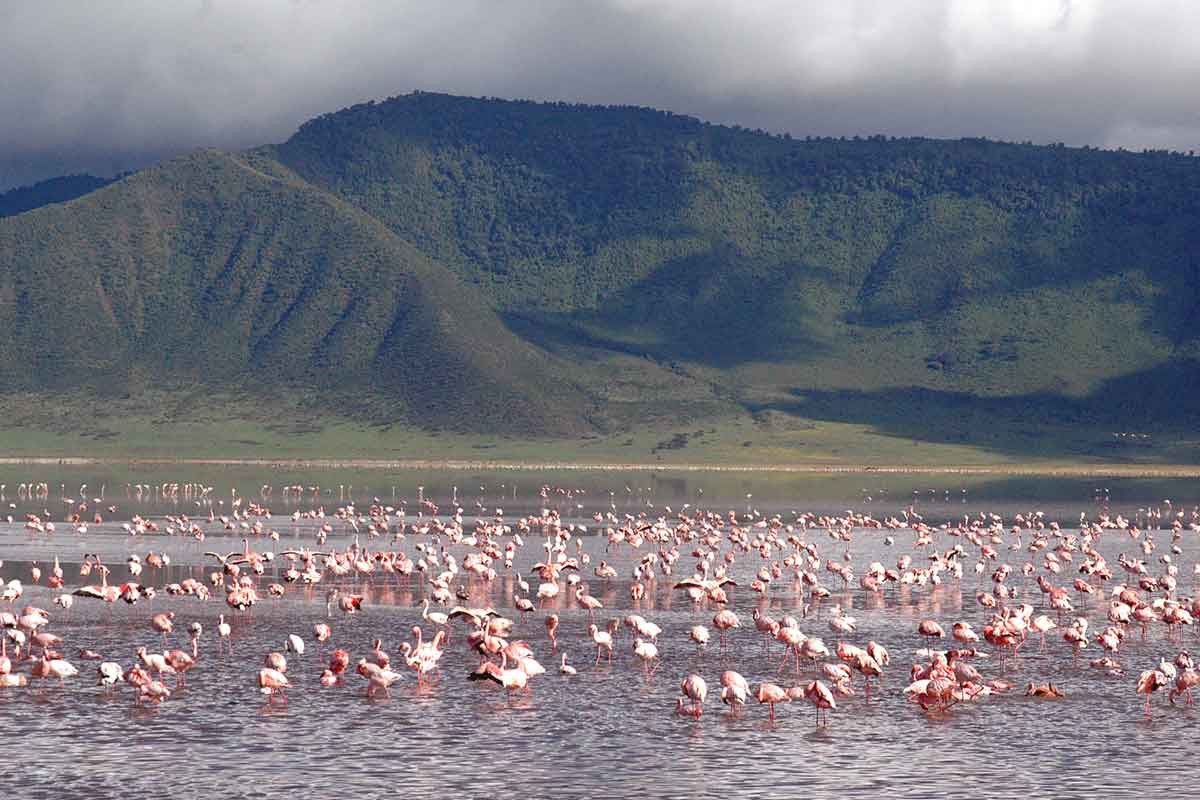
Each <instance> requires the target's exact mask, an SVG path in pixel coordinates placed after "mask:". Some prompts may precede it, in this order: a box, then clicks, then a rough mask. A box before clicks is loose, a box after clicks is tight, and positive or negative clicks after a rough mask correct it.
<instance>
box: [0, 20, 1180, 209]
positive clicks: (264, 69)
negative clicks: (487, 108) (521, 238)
mask: <svg viewBox="0 0 1200 800" xmlns="http://www.w3.org/2000/svg"><path fill="white" fill-rule="evenodd" d="M1197 41H1200V0H1129V1H1128V2H1123V1H1122V0H1111V1H1110V2H1101V0H826V1H825V2H815V1H814V2H804V0H561V1H559V0H540V1H537V2H534V1H532V0H475V1H474V2H470V1H468V0H462V1H461V2H455V0H426V1H425V2H409V1H407V0H259V2H254V1H253V0H142V1H141V2H137V1H136V0H104V2H85V1H84V0H61V1H60V0H0V188H3V187H6V186H12V185H14V184H17V183H23V182H28V181H30V180H34V179H38V178H41V177H46V176H48V175H52V174H59V173H61V172H65V171H70V170H82V169H86V170H91V171H97V172H110V171H113V170H116V169H121V168H126V167H131V166H139V165H142V164H144V163H147V162H149V161H153V160H156V159H158V158H160V157H162V156H166V155H172V154H176V153H179V152H184V151H187V150H189V149H192V148H194V147H198V146H217V147H226V148H237V147H247V146H251V145H255V144H261V143H264V142H274V141H281V140H283V139H285V138H287V136H288V135H289V134H290V133H291V132H292V131H293V130H295V128H296V127H297V126H298V125H299V124H300V123H301V122H303V121H304V120H305V119H308V118H310V117H312V116H314V115H316V114H319V113H322V112H325V111H332V110H336V109H338V108H342V107H344V106H347V105H351V104H353V103H356V102H360V101H363V100H368V99H372V98H383V97H388V96H391V95H395V94H402V93H406V92H408V91H411V90H412V89H425V90H429V91H443V92H452V93H456V94H467V95H489V96H499V97H517V98H533V99H548V100H549V99H553V100H559V99H561V100H571V101H580V102H589V103H619V104H634V105H648V106H655V107H658V108H665V109H669V110H671V111H676V112H680V113H685V114H690V115H692V116H697V117H701V118H703V119H708V120H711V121H714V122H730V123H733V122H736V123H740V124H742V125H745V126H747V127H761V128H765V129H767V130H771V131H775V132H784V131H788V132H791V133H792V134H794V135H795V134H798V135H805V134H832V135H843V134H844V135H854V134H863V135H868V134H873V133H884V134H891V135H897V136H901V135H903V136H908V135H920V136H934V137H959V136H988V137H991V138H997V139H1008V140H1018V141H1024V140H1032V141H1034V142H1056V141H1063V142H1066V143H1068V144H1075V145H1083V144H1090V145H1098V146H1102V147H1118V146H1123V147H1128V148H1134V149H1141V148H1143V147H1155V148H1161V147H1165V148H1171V149H1177V150H1190V149H1197V150H1200V102H1197V100H1198V99H1200V46H1197Z"/></svg>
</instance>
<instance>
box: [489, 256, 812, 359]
mask: <svg viewBox="0 0 1200 800" xmlns="http://www.w3.org/2000/svg"><path fill="white" fill-rule="evenodd" d="M727 250H728V248H727V247H724V246H717V247H714V250H713V251H711V252H708V253H704V254H702V255H697V256H689V257H684V258H679V259H675V260H672V261H670V262H668V263H667V264H665V265H663V266H662V267H660V268H659V269H657V270H655V271H654V272H653V273H651V274H650V275H648V276H646V277H645V278H643V279H642V280H640V281H638V282H637V283H635V284H633V285H632V286H629V287H627V288H625V289H622V290H620V291H618V292H617V293H616V294H614V295H613V296H612V297H610V298H608V299H606V300H605V302H604V307H603V308H602V309H601V310H600V311H598V312H566V313H547V312H537V311H533V312H523V311H514V312H509V313H508V314H507V315H505V316H504V320H505V323H506V324H507V325H508V326H509V328H510V329H512V330H513V332H514V333H517V334H518V335H519V336H523V337H525V338H527V339H529V340H530V341H532V342H534V343H535V344H537V345H539V346H541V347H544V348H547V349H550V350H556V349H557V350H559V351H561V350H562V349H563V348H568V349H569V348H572V347H586V348H599V349H603V350H612V351H616V352H619V353H625V354H628V355H634V356H639V357H645V358H652V359H655V360H658V361H663V362H672V361H693V362H698V363H703V364H707V365H709V366H713V367H717V368H719V369H727V368H731V367H735V366H738V365H739V364H742V363H745V362H748V361H783V360H789V361H796V360H804V359H807V358H816V357H819V356H822V355H825V354H827V353H828V352H829V345H828V344H827V342H826V341H825V339H824V337H823V336H822V334H821V332H820V329H819V328H820V322H819V319H820V316H819V314H818V313H817V312H816V310H815V309H814V308H813V307H812V301H811V299H810V298H808V297H806V295H805V292H804V291H803V288H802V281H812V280H813V279H814V278H815V279H817V280H825V281H833V280H834V276H833V275H831V274H830V273H828V272H827V271H823V270H815V269H813V268H810V267H807V266H805V265H801V264H770V265H764V264H752V263H748V262H746V261H745V259H742V260H741V262H740V263H738V266H737V267H736V268H733V267H731V266H730V264H731V263H735V262H736V257H735V256H732V255H730V253H729V252H727Z"/></svg>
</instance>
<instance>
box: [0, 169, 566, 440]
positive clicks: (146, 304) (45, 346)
mask: <svg viewBox="0 0 1200 800" xmlns="http://www.w3.org/2000/svg"><path fill="white" fill-rule="evenodd" d="M0 253H2V254H3V268H0V328H2V329H3V330H5V331H6V332H7V335H6V336H5V337H3V338H0V363H3V364H5V366H6V369H5V372H6V386H7V388H8V389H9V390H10V391H11V390H14V389H25V390H29V389H38V388H50V389H56V390H62V389H67V388H76V387H80V386H83V387H86V388H91V389H95V390H98V391H102V392H107V393H110V394H125V393H129V392H131V391H140V390H142V389H144V388H145V387H146V386H148V385H151V384H153V385H157V384H159V383H163V382H165V383H166V384H167V385H168V386H170V385H175V386H184V387H186V386H190V385H196V386H206V387H219V386H222V385H225V384H229V383H232V384H234V385H237V386H261V387H263V390H264V391H266V392H269V393H271V394H278V393H288V392H295V391H299V392H302V393H303V394H304V395H305V396H306V397H308V398H309V399H310V400H311V402H316V403H318V404H322V403H323V404H325V405H326V406H328V407H330V408H334V409H337V408H341V409H347V408H348V409H350V410H352V411H355V412H356V413H358V414H359V415H360V416H362V417H364V418H367V419H372V420H378V421H395V420H406V421H412V422H418V423H421V424H424V425H429V426H452V427H456V428H466V429H483V428H493V427H509V426H511V427H512V428H513V429H514V430H518V431H534V430H537V431H542V430H546V431H549V432H551V433H570V432H572V431H575V430H578V429H582V428H586V427H587V423H586V421H585V420H584V417H583V415H584V413H585V412H586V409H587V405H588V404H587V402H586V400H585V398H584V397H583V396H582V395H581V394H580V393H579V392H578V391H577V390H576V389H575V388H574V387H573V386H572V385H570V384H568V383H566V382H564V381H563V380H562V378H561V372H562V369H561V367H560V366H559V365H557V364H555V363H554V362H553V360H552V359H551V358H548V357H547V356H545V355H544V354H543V353H541V352H540V351H538V350H537V349H536V348H533V347H531V346H530V345H528V344H525V343H524V342H522V341H520V340H519V339H518V338H517V337H515V336H514V335H513V334H511V333H510V332H509V331H508V330H507V328H505V327H504V325H502V324H501V323H500V321H499V320H498V318H497V317H496V316H495V314H493V313H491V312H489V311H488V309H487V307H486V303H484V302H483V300H482V299H481V298H480V297H479V296H478V294H477V292H476V291H475V290H474V289H472V288H470V287H467V286H464V285H463V284H462V283H461V282H460V281H458V280H457V279H456V278H455V277H454V276H453V275H452V274H451V273H449V272H448V271H447V270H445V269H444V268H442V267H440V266H438V265H436V264H434V263H432V262H430V261H429V260H428V259H427V258H425V257H424V256H422V255H421V254H420V253H418V252H416V251H415V250H414V249H413V248H412V247H411V246H410V245H408V244H406V243H405V242H403V241H400V240H399V239H398V238H397V237H395V236H394V235H393V234H391V233H389V232H388V231H387V230H386V229H385V228H383V227H382V226H381V225H380V224H379V223H378V222H376V221H375V220H373V219H372V218H370V217H368V216H367V215H365V214H363V213H361V212H359V211H356V210H354V209H353V208H351V207H349V206H347V205H345V204H344V203H342V202H340V201H339V200H337V199H336V198H334V197H331V196H329V195H327V194H325V193H323V192H320V191H317V190H315V189H313V188H312V187H310V186H307V185H305V184H304V183H303V182H301V181H297V180H295V179H294V178H291V177H289V176H288V175H287V174H286V171H285V170H283V169H282V168H280V167H279V166H278V165H276V164H272V163H266V162H256V160H255V159H254V158H246V157H241V156H236V155H229V154H225V153H219V152H215V151H207V152H201V153H197V154H195V155H193V156H190V157H186V158H182V159H178V160H175V161H170V162H167V163H164V164H162V165H160V166H158V167H155V168H153V169H149V170H146V171H144V172H141V173H138V174H136V175H134V176H132V177H130V178H127V179H125V180H123V181H121V182H119V183H117V184H114V185H112V186H109V187H107V188H104V189H102V190H100V191H97V192H94V193H92V194H89V195H87V196H85V197H82V198H79V199H77V200H75V201H72V202H70V203H66V204H60V205H54V206H48V207H46V208H43V209H39V210H37V211H34V212H30V213H28V214H22V215H18V216H16V217H12V218H10V219H7V220H4V221H0ZM551 389H553V395H552V396H551V391H550V390H551Z"/></svg>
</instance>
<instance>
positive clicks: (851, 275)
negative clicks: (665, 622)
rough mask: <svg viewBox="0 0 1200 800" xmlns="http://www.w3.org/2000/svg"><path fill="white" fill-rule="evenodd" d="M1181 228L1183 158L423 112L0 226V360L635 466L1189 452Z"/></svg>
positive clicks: (552, 115)
mask: <svg viewBox="0 0 1200 800" xmlns="http://www.w3.org/2000/svg"><path fill="white" fill-rule="evenodd" d="M1198 231H1200V161H1197V160H1196V159H1195V158H1192V157H1189V156H1184V155H1180V154H1172V153H1163V152H1148V153H1130V152H1124V151H1116V152H1113V151H1099V150H1094V149H1086V148H1084V149H1076V148H1067V147H1062V146H1034V145H1021V144H1004V143H997V142H990V141H985V140H961V141H937V140H925V139H886V138H883V137H871V138H866V139H858V138H856V139H848V140H841V139H839V140H833V139H811V140H800V139H792V138H789V137H778V136H771V135H767V134H765V133H762V132H757V131H749V130H744V129H739V128H730V127H723V126H717V125H710V124H706V123H703V122H701V121H698V120H695V119H691V118H688V117H682V116H678V115H673V114H667V113H664V112H660V111H654V110H649V109H639V108H625V107H591V106H573V105H567V104H561V103H558V104H553V103H551V104H540V103H531V102H514V101H502V100H487V99H471V98H460V97H451V96H445V95H436V94H427V93H417V94H413V95H408V96H404V97H398V98H394V99H392V100H388V101H386V102H379V103H369V104H364V105H360V106H355V107H353V108H349V109H345V110H343V111H339V112H337V113H333V114H328V115H325V116H322V117H319V118H317V119H314V120H312V121H310V122H308V123H306V124H305V125H304V126H302V127H301V128H300V130H299V131H297V133H296V134H295V135H294V136H293V137H292V138H290V139H289V140H288V141H286V142H284V143H282V144H279V145H273V146H264V147H262V148H259V149H257V150H255V151H252V152H250V153H246V154H241V155H230V154H221V153H216V152H206V153H201V154H197V155H196V156H193V157H191V158H188V159H183V160H179V161H174V162H168V163H165V164H163V165H160V166H159V167H156V168H154V169H151V170H147V171H145V172H142V173H139V174H138V175H136V176H133V177H131V178H127V179H125V180H123V181H121V182H119V183H117V184H114V185H112V186H109V187H107V188H104V189H101V190H100V191H97V192H94V193H92V194H89V195H86V196H85V197H82V198H80V199H78V200H74V201H72V202H69V203H65V204H60V205H55V206H48V207H46V208H42V209H39V210H36V211H32V212H29V213H26V214H21V215H19V216H16V217H12V218H10V219H7V220H0V324H3V325H4V326H5V330H8V331H11V332H12V334H11V335H10V336H9V337H7V338H5V339H4V340H0V364H3V365H5V367H4V368H5V369H6V371H11V374H9V375H8V385H9V386H10V388H16V389H20V390H22V391H31V390H38V389H39V388H41V387H47V386H54V387H67V386H69V387H75V386H78V385H79V384H80V383H81V382H83V383H85V384H87V385H89V386H96V387H101V388H104V389H105V391H112V386H113V385H114V383H115V384H117V385H121V384H122V382H129V381H131V382H133V385H142V386H145V385H149V384H150V383H155V382H159V381H161V379H162V377H163V376H167V377H168V378H169V379H170V380H169V382H170V381H173V382H175V383H177V384H179V385H181V386H189V385H196V386H211V385H214V383H217V384H220V385H232V386H237V387H239V391H241V390H242V389H251V390H257V391H260V392H262V393H263V395H264V396H266V395H272V396H275V397H277V398H279V399H280V402H281V403H282V405H281V406H280V407H281V408H282V407H288V408H292V407H294V405H295V404H294V398H295V397H297V396H298V397H300V398H301V400H300V407H302V408H304V409H309V410H320V409H326V410H328V411H329V412H330V413H336V414H338V415H342V416H343V417H344V418H345V419H348V420H360V421H364V422H365V423H370V424H375V425H378V424H381V423H384V424H392V423H395V424H399V425H401V426H406V429H407V430H411V429H412V427H413V426H417V427H423V428H426V429H428V428H438V429H443V430H446V429H449V430H459V431H475V432H487V433H494V434H495V433H511V434H519V435H526V436H527V435H535V436H536V435H544V436H547V437H562V436H564V435H569V436H579V435H587V436H589V437H599V438H598V439H593V440H589V441H597V442H599V443H600V445H602V446H604V447H609V446H610V445H611V446H612V447H613V448H617V449H614V450H613V451H612V452H615V453H619V452H621V450H620V449H619V448H620V447H622V446H626V445H624V443H625V442H627V441H628V442H632V443H633V444H629V445H627V446H628V447H631V448H633V449H634V450H638V449H639V448H642V447H643V444H642V442H643V441H646V442H651V443H653V444H652V446H647V447H646V448H645V449H646V451H647V452H644V453H642V452H640V451H639V452H631V455H630V457H631V458H637V457H646V456H647V455H653V456H654V457H655V458H657V457H660V456H661V455H662V453H663V452H666V451H673V450H675V449H684V448H686V447H687V442H689V441H690V442H692V443H693V447H692V451H691V452H692V454H693V456H694V455H695V454H696V453H697V452H698V451H697V449H696V447H695V446H694V444H695V443H696V442H698V441H702V440H703V437H702V436H699V435H698V431H701V430H712V431H718V432H719V433H711V434H709V437H710V439H711V440H714V441H715V439H720V440H721V441H722V442H724V444H722V445H721V446H720V447H718V448H716V449H715V450H712V452H714V453H715V452H718V451H719V452H720V456H719V457H720V458H721V459H723V460H731V459H736V458H738V457H739V456H738V452H739V451H738V446H739V444H740V445H745V447H746V449H744V450H742V451H741V452H743V453H748V452H749V450H750V449H754V450H755V451H756V453H760V454H761V453H762V452H767V450H764V449H763V448H764V447H766V446H767V445H768V444H769V445H770V448H769V452H770V453H771V458H774V459H788V458H793V459H796V460H811V459H812V458H819V457H827V458H829V459H831V460H839V459H841V458H844V457H847V456H846V454H845V453H843V452H839V447H838V435H842V434H838V435H833V434H830V433H829V431H831V430H837V431H842V433H843V434H844V435H845V436H850V437H852V438H853V437H857V436H859V433H858V432H860V431H863V430H866V431H870V432H872V435H875V436H880V435H882V436H883V437H887V439H888V444H887V446H886V447H881V448H880V452H884V451H886V452H888V453H889V454H892V453H894V452H903V450H902V449H901V450H899V451H896V450H895V449H894V448H893V445H895V444H896V443H905V442H908V443H916V442H925V443H927V444H936V445H938V446H941V447H946V448H951V450H947V451H945V452H947V453H949V452H957V451H954V450H953V448H967V451H969V452H970V453H973V454H976V455H978V454H980V453H993V454H996V455H997V457H1000V456H1002V457H1004V458H1017V459H1020V458H1024V457H1028V458H1047V457H1065V458H1084V459H1101V460H1104V459H1108V460H1135V461H1153V460H1156V459H1157V460H1163V459H1170V460H1174V461H1193V460H1200V450H1198V449H1197V448H1196V447H1195V443H1194V442H1193V441H1192V439H1191V435H1190V430H1191V428H1192V427H1193V426H1194V425H1195V424H1196V423H1197V422H1200V419H1198V417H1200V404H1198V402H1197V400H1196V399H1195V398H1196V397H1197V393H1196V389H1197V388H1200V387H1198V386H1197V384H1198V383H1200V370H1198V369H1197V365H1198V361H1197V359H1200V348H1198V343H1197V335H1196V331H1197V325H1196V322H1197V320H1198V318H1200V252H1197V246H1198V245H1200V235H1198V234H1197V232H1198ZM97 376H107V377H97ZM114 376H115V377H114ZM281 387H283V388H281ZM289 393H290V394H289ZM296 393H299V394H296ZM12 402H15V401H12ZM264 402H265V401H264ZM10 405H11V403H10ZM18 405H19V404H18ZM35 416H36V415H35ZM26 418H27V419H33V417H26ZM339 418H341V417H339ZM39 424H40V423H39ZM706 426H708V427H707V428H706ZM830 426H833V427H830ZM838 426H843V427H838ZM814 430H821V431H823V432H822V433H821V434H820V435H816V434H813V433H812V431H814ZM851 430H853V431H856V432H855V433H853V434H851V433H849V431H851ZM1130 432H1133V433H1136V434H1137V436H1138V437H1142V438H1129V437H1126V436H1125V435H1124V434H1127V433H1130ZM685 434H686V435H685ZM679 436H683V439H682V441H683V444H680V441H681V440H680V439H679V438H678V437H679ZM1147 436H1153V437H1154V438H1153V439H1152V440H1148V439H1146V438H1145V437H1147ZM381 441H382V440H381ZM856 441H858V440H857V439H856ZM867 441H868V440H863V442H867ZM1147 441H1154V442H1156V444H1155V445H1154V446H1153V447H1146V446H1145V442H1147ZM672 442H674V444H671V443H672ZM660 445H663V446H660ZM381 446H382V445H381ZM805 448H809V449H805ZM855 448H857V449H855V450H854V453H855V454H856V455H855V456H854V457H855V458H864V457H865V458H868V459H869V458H870V451H871V447H870V445H869V444H866V443H862V442H860V443H859V444H856V445H855ZM967 451H964V452H967ZM606 452H607V451H606ZM889 457H894V456H892V455H889ZM972 457H974V456H972ZM756 458H757V457H755V458H750V457H749V456H747V459H748V460H756Z"/></svg>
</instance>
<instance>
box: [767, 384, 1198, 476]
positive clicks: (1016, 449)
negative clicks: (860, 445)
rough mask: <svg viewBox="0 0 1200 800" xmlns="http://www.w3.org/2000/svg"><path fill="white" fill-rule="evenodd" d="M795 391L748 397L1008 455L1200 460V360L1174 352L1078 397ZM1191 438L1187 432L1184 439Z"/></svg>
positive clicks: (889, 432)
mask: <svg viewBox="0 0 1200 800" xmlns="http://www.w3.org/2000/svg"><path fill="white" fill-rule="evenodd" d="M792 394H793V395H794V396H795V398H796V399H795V401H793V402H784V403H768V404H755V405H751V404H747V406H746V408H747V410H749V411H751V412H756V413H757V412H762V411H768V410H774V411H782V412H785V413H788V414H794V415H796V416H800V417H805V418H808V419H817V420H825V421H830V422H846V423H856V424H864V425H870V426H872V427H874V428H875V429H876V431H878V432H879V433H880V434H882V435H886V436H896V437H901V438H906V439H913V440H915V441H917V442H930V443H939V444H966V445H973V446H976V447H981V448H984V449H987V450H992V451H994V452H998V453H1003V454H1006V455H1008V456H1012V457H1018V458H1020V457H1053V456H1073V457H1084V458H1095V459H1099V460H1104V461H1113V462H1129V463H1156V462H1159V463H1200V446H1197V445H1196V444H1195V441H1196V440H1197V439H1200V433H1197V434H1196V435H1193V434H1192V431H1195V430H1197V428H1198V426H1200V364H1198V363H1197V362H1194V361H1178V362H1174V363H1171V364H1167V365H1163V366H1159V367H1155V368H1152V369H1147V370H1142V371H1139V372H1136V373H1131V374H1128V375H1124V376H1121V377H1118V378H1114V379H1112V380H1109V381H1106V382H1105V383H1104V384H1103V385H1102V386H1101V387H1100V388H1099V389H1098V390H1097V391H1095V392H1093V393H1092V394H1090V395H1088V396H1086V397H1082V398H1071V397H1063V396H1059V395H1053V394H1048V393H1037V394H1027V395H1016V396H1011V397H977V396H975V395H971V394H966V393H961V392H945V391H936V390H932V389H923V388H905V389H888V390H883V391H878V392H864V391H854V390H835V391H829V390H809V389H803V388H795V389H793V390H792ZM1185 439H1187V440H1188V441H1185Z"/></svg>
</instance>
